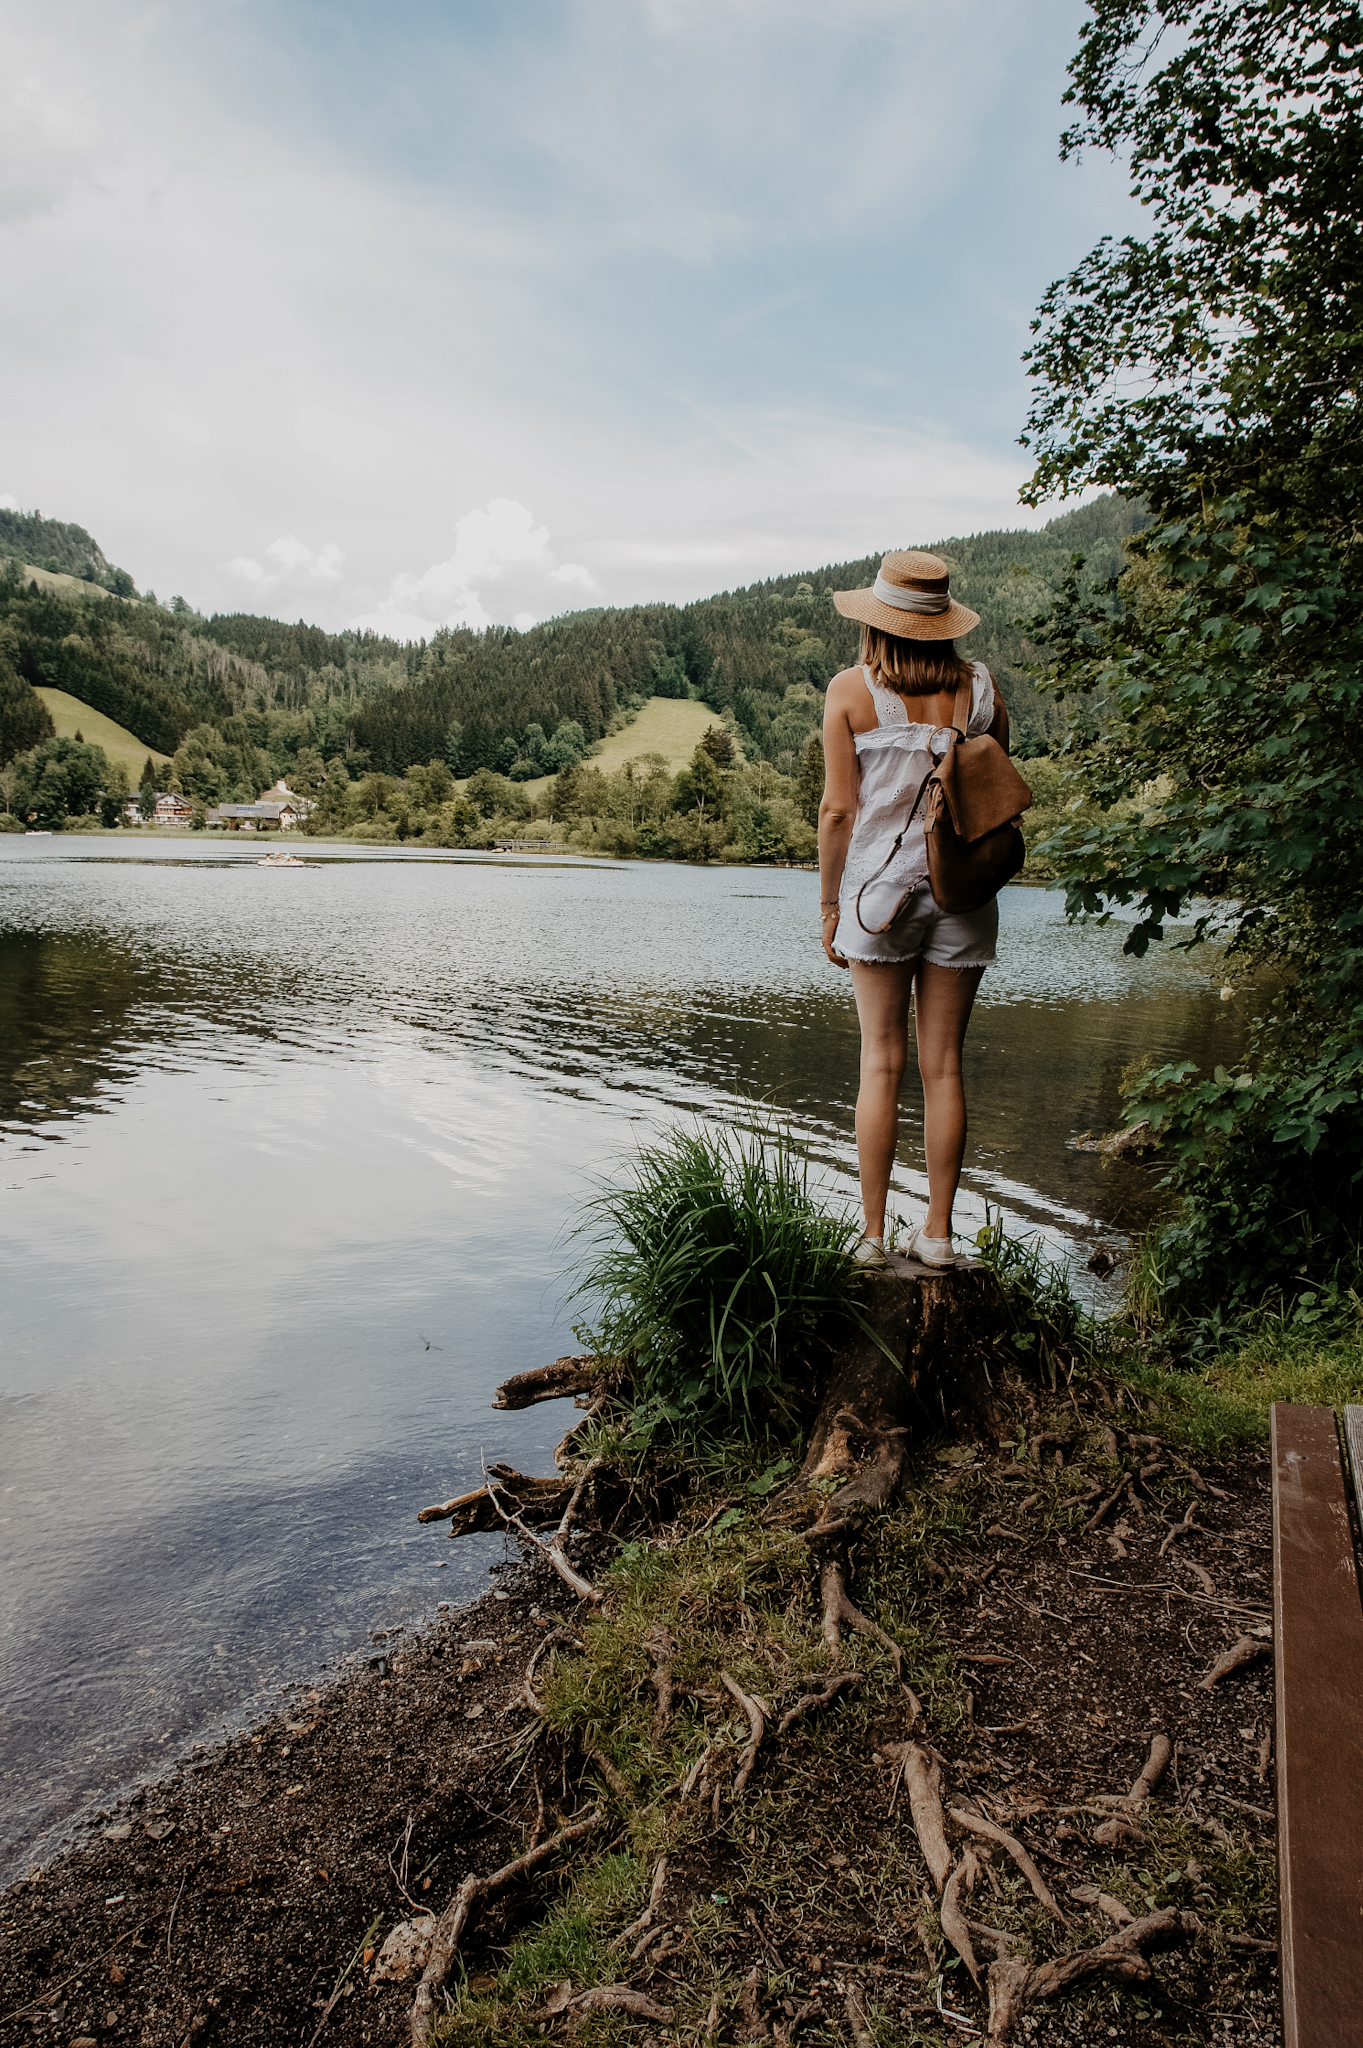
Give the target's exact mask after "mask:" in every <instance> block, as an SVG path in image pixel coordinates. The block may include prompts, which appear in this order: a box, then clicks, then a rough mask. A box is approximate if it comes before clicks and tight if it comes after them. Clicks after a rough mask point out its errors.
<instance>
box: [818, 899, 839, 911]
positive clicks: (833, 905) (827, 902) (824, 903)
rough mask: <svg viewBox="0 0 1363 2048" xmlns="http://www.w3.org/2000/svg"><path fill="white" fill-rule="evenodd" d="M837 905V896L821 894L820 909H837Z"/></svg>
mask: <svg viewBox="0 0 1363 2048" xmlns="http://www.w3.org/2000/svg"><path fill="white" fill-rule="evenodd" d="M837 907H838V898H837V897H836V896H821V897H820V898H819V908H820V910H836V909H837Z"/></svg>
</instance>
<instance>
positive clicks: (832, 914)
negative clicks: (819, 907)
mask: <svg viewBox="0 0 1363 2048" xmlns="http://www.w3.org/2000/svg"><path fill="white" fill-rule="evenodd" d="M837 915H838V912H837V909H836V907H835V908H834V909H832V910H825V911H824V912H823V913H822V915H821V916H820V918H819V923H820V924H827V923H828V920H829V918H830V917H836V916H837Z"/></svg>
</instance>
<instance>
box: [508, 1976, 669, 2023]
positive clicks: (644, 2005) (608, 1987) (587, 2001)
mask: <svg viewBox="0 0 1363 2048" xmlns="http://www.w3.org/2000/svg"><path fill="white" fill-rule="evenodd" d="M559 1989H560V1991H562V1989H563V1986H561V1985H560V1987H559ZM589 2012H628V2013H633V2015H634V2017H635V2018H636V2019H640V2020H660V2021H661V2022H662V2024H663V2025H664V2026H666V2025H667V2023H668V2022H669V2021H670V2019H671V2018H672V2008H671V2006H670V2005H655V2004H654V2002H653V2000H652V1999H651V1998H649V1997H648V1996H647V1994H646V1993H645V1992H642V1991H636V1990H635V1989H634V1988H633V1986H632V1985H629V1984H594V1985H592V1987H591V1989H590V1990H588V1991H578V1992H573V1990H572V1987H571V1985H569V1986H568V1996H567V1997H565V1998H562V1999H559V1998H556V1997H555V1998H551V1999H550V2000H549V2002H548V2004H547V2005H546V2006H545V2007H544V2009H543V2011H542V2012H540V2013H538V2014H537V2015H536V2017H537V2018H538V2019H539V2020H541V2021H544V2020H551V2019H557V2018H558V2017H559V2016H560V2015H562V2014H566V2015H567V2016H568V2018H570V2019H577V2018H579V2017H582V2016H584V2015H585V2014H587V2013H589Z"/></svg>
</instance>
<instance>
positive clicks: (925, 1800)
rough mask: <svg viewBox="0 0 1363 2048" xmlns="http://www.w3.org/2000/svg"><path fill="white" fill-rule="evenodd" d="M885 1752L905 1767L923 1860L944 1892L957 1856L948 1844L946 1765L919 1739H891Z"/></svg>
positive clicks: (914, 1822)
mask: <svg viewBox="0 0 1363 2048" xmlns="http://www.w3.org/2000/svg"><path fill="white" fill-rule="evenodd" d="M882 1754H883V1755H885V1756H888V1757H890V1758H892V1759H894V1760H895V1761H897V1762H898V1763H899V1764H900V1765H901V1766H902V1769H903V1774H904V1783H905V1786H906V1787H907V1789H908V1794H909V1811H910V1813H911V1814H912V1815H913V1825H914V1832H915V1833H916V1834H917V1836H918V1846H919V1848H920V1849H921V1850H922V1851H923V1861H924V1862H925V1863H926V1864H927V1866H928V1870H929V1872H930V1873H931V1876H932V1881H933V1884H934V1885H935V1886H936V1888H937V1890H938V1892H939V1893H940V1892H941V1891H942V1890H943V1888H944V1886H945V1885H946V1881H947V1879H948V1878H949V1877H950V1875H951V1866H952V1863H953V1861H954V1858H953V1856H952V1854H951V1851H950V1849H949V1848H948V1847H947V1832H946V1821H945V1818H944V1816H943V1813H942V1766H941V1764H940V1763H939V1762H938V1761H937V1759H936V1757H934V1756H929V1754H928V1752H927V1750H925V1749H923V1748H921V1747H920V1746H919V1744H918V1743H916V1742H887V1743H886V1744H885V1745H884V1746H883V1749H882Z"/></svg>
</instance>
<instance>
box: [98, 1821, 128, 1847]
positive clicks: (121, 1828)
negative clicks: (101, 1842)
mask: <svg viewBox="0 0 1363 2048" xmlns="http://www.w3.org/2000/svg"><path fill="white" fill-rule="evenodd" d="M131 1838H132V1822H131V1821H126V1820H121V1821H120V1822H119V1824H118V1826H117V1827H116V1828H105V1830H104V1839H105V1841H106V1842H127V1841H130V1840H131Z"/></svg>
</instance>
